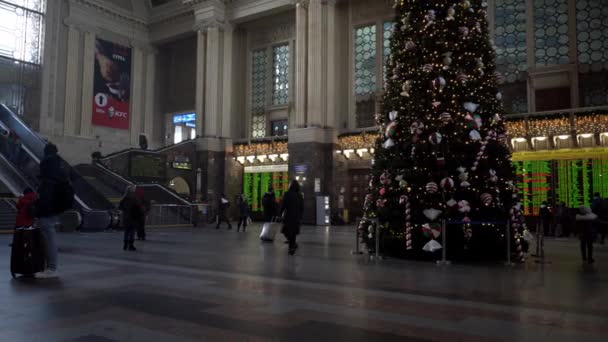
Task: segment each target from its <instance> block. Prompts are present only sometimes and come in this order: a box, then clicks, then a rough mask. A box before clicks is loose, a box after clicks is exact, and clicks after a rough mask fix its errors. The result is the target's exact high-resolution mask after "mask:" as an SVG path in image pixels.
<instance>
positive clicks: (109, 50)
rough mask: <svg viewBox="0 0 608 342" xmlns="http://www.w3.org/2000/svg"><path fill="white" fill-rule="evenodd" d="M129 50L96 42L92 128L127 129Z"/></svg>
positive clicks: (129, 75) (129, 89) (98, 40)
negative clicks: (94, 126) (93, 126)
mask: <svg viewBox="0 0 608 342" xmlns="http://www.w3.org/2000/svg"><path fill="white" fill-rule="evenodd" d="M130 96H131V48H129V47H125V46H122V45H119V44H115V43H112V42H108V41H105V40H101V39H97V40H96V42H95V75H94V97H93V119H92V122H93V125H96V126H106V127H112V128H118V129H129V100H130Z"/></svg>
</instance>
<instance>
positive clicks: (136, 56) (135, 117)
mask: <svg viewBox="0 0 608 342" xmlns="http://www.w3.org/2000/svg"><path fill="white" fill-rule="evenodd" d="M132 51H133V64H132V65H133V67H132V74H131V75H132V76H131V114H130V118H131V120H130V121H131V123H130V132H131V145H134V146H139V133H141V132H142V121H143V120H142V118H143V116H144V103H143V98H144V89H145V85H144V53H143V51H142V48H141V47H140V46H135V47H133V50H132Z"/></svg>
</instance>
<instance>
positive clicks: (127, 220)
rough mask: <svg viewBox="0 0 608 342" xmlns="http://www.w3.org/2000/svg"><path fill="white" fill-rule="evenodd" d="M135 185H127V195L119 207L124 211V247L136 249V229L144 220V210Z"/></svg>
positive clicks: (125, 248) (131, 249) (130, 249)
mask: <svg viewBox="0 0 608 342" xmlns="http://www.w3.org/2000/svg"><path fill="white" fill-rule="evenodd" d="M135 191H136V189H135V186H129V187H127V190H126V192H125V195H124V196H123V198H122V200H121V201H120V205H119V209H120V210H121V211H122V214H123V216H122V220H123V221H122V222H123V227H124V229H125V234H124V244H123V247H122V249H123V250H125V251H126V250H129V251H136V250H137V249H136V248H135V231H136V230H137V228H138V227H139V224H140V223H141V221H142V220H143V218H142V217H143V216H144V210H143V207H142V205H141V203H140V201H139V200H138V198H137V195H136V194H135Z"/></svg>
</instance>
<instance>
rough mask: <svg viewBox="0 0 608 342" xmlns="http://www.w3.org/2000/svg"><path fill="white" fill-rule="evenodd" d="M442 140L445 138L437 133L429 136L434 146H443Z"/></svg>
mask: <svg viewBox="0 0 608 342" xmlns="http://www.w3.org/2000/svg"><path fill="white" fill-rule="evenodd" d="M442 139H443V136H442V135H441V133H439V132H435V133H433V134H431V135H430V136H429V142H430V143H431V144H433V145H439V144H441V140H442Z"/></svg>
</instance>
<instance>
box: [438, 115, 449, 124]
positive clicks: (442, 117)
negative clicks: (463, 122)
mask: <svg viewBox="0 0 608 342" xmlns="http://www.w3.org/2000/svg"><path fill="white" fill-rule="evenodd" d="M439 120H441V122H443V123H444V124H446V125H447V124H448V123H450V121H452V115H451V114H450V113H448V112H443V113H441V115H439Z"/></svg>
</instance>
